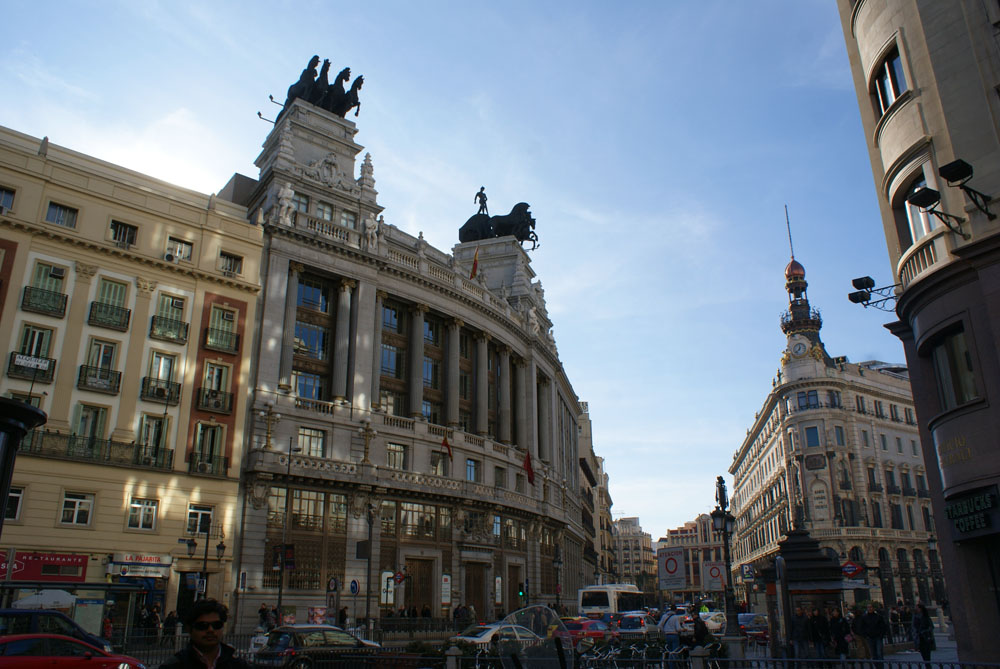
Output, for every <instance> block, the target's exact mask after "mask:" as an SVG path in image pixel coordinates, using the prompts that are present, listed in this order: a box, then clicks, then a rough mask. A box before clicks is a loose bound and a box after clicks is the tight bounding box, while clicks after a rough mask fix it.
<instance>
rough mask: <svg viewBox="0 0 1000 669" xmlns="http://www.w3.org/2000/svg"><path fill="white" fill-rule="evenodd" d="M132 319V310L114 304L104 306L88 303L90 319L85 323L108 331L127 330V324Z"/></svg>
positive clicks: (97, 303) (102, 304)
mask: <svg viewBox="0 0 1000 669" xmlns="http://www.w3.org/2000/svg"><path fill="white" fill-rule="evenodd" d="M131 317H132V310H131V309H126V308H125V307H119V306H118V305H115V304H105V303H104V302H91V303H90V317H89V318H88V319H87V323H89V324H90V325H96V326H97V327H102V328H108V329H109V330H120V331H122V332H124V331H126V330H128V322H129V319H130V318H131Z"/></svg>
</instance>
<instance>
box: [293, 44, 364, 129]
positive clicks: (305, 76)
mask: <svg viewBox="0 0 1000 669" xmlns="http://www.w3.org/2000/svg"><path fill="white" fill-rule="evenodd" d="M317 65H319V56H313V57H312V58H310V59H309V64H308V65H307V66H306V68H305V69H304V70H302V74H301V75H299V80H298V81H296V82H295V83H294V84H292V85H291V86H289V87H288V96H287V97H286V98H285V104H284V105H283V107H284V108H283V109H282V110H281V113H279V114H278V116H279V117H280V116H281V114H283V113H284V112H285V110H286V109H288V107H289V106H290V105H291V104H292V102H294V101H295V100H296V99H302V100H305V101H306V102H308V103H310V104H313V105H316V106H317V107H320V108H322V109H325V110H327V111H328V112H332V113H334V114H336V115H337V116H339V117H341V118H344V117H345V116H347V112H349V111H351V110H352V109H356V111H355V112H354V115H355V116H357V115H358V113H359V112H360V111H361V100H360V97H359V92H360V91H361V87H362V86H363V85H364V83H365V78H364V76H359V77H358V78H357V79H355V80H354V83H353V84H352V85H351V88H350V90H346V89H345V88H344V86H345V85H346V84H347V82H348V81H350V79H351V68H349V67H345V68H344V69H343V70H341V71H340V73H338V74H337V76H336V78H335V79H334V80H333V83H332V84H331V83H329V77H330V59H329V58H327V59H325V60H324V61H323V68H322V70H320V72H319V74H318V75H317V72H316V66H317Z"/></svg>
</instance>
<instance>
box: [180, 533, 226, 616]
mask: <svg viewBox="0 0 1000 669" xmlns="http://www.w3.org/2000/svg"><path fill="white" fill-rule="evenodd" d="M211 529H212V528H211V527H207V528H205V557H204V558H203V559H202V561H201V579H202V580H203V581H204V583H205V589H204V590H202V591H201V593H199V597H198V599H205V598H207V597H208V537H209V533H210V532H211ZM187 552H188V557H191V558H193V557H194V555H195V553H197V552H198V542H197V541H196V540H195V539H193V538H192V539H188V540H187ZM225 554H226V544H224V543H222V542H221V541H220V542H219V543H218V544H216V546H215V556H216V557H217V558H219V559H220V560H221V559H222V556H223V555H225Z"/></svg>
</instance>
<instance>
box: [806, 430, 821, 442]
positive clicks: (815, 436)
mask: <svg viewBox="0 0 1000 669" xmlns="http://www.w3.org/2000/svg"><path fill="white" fill-rule="evenodd" d="M806 446H819V428H817V427H807V428H806Z"/></svg>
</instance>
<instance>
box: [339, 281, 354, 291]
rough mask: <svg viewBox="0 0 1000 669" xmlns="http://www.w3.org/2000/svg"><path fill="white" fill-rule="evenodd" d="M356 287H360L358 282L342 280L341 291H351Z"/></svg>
mask: <svg viewBox="0 0 1000 669" xmlns="http://www.w3.org/2000/svg"><path fill="white" fill-rule="evenodd" d="M356 285H358V282H357V281H355V280H354V279H341V280H340V289H341V290H351V289H353V288H354V287H355V286H356Z"/></svg>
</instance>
